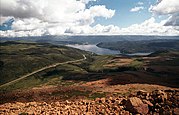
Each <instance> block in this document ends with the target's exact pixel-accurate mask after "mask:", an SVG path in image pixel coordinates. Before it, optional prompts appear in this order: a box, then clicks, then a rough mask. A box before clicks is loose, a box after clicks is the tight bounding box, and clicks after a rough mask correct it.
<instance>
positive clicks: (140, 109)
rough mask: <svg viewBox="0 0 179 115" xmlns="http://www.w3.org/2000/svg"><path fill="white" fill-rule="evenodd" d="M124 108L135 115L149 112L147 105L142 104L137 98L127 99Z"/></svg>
mask: <svg viewBox="0 0 179 115" xmlns="http://www.w3.org/2000/svg"><path fill="white" fill-rule="evenodd" d="M125 106H126V109H127V110H128V111H130V112H131V113H135V114H137V113H140V114H147V113H148V111H149V109H148V105H147V104H144V103H143V102H142V100H141V99H139V98H137V97H131V98H129V99H128V100H127V102H126V105H125Z"/></svg>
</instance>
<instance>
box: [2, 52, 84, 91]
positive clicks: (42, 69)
mask: <svg viewBox="0 0 179 115" xmlns="http://www.w3.org/2000/svg"><path fill="white" fill-rule="evenodd" d="M86 59H87V58H86V56H85V55H83V59H79V60H74V61H67V62H62V63H55V64H53V65H49V66H46V67H43V68H41V69H38V70H36V71H33V72H31V73H28V74H26V75H23V76H22V77H19V78H17V79H15V80H13V81H10V82H8V83H5V84H3V85H1V86H0V88H2V87H4V86H8V85H10V84H13V83H15V82H17V81H20V80H22V79H24V78H26V77H29V76H31V75H33V74H36V73H38V72H41V71H44V70H46V69H49V68H53V67H56V66H58V65H62V64H68V63H75V62H80V61H84V60H86Z"/></svg>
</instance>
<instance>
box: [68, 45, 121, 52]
mask: <svg viewBox="0 0 179 115" xmlns="http://www.w3.org/2000/svg"><path fill="white" fill-rule="evenodd" d="M66 46H69V47H73V48H77V49H80V50H85V51H90V52H93V53H96V54H99V55H115V54H120V51H117V50H110V49H105V48H100V47H98V46H96V45H94V44H88V45H79V44H75V45H66Z"/></svg>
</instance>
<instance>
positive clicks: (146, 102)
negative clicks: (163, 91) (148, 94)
mask: <svg viewBox="0 0 179 115" xmlns="http://www.w3.org/2000/svg"><path fill="white" fill-rule="evenodd" d="M143 102H144V103H145V104H147V105H148V106H150V107H153V106H154V105H153V104H152V103H151V102H150V101H147V100H143Z"/></svg>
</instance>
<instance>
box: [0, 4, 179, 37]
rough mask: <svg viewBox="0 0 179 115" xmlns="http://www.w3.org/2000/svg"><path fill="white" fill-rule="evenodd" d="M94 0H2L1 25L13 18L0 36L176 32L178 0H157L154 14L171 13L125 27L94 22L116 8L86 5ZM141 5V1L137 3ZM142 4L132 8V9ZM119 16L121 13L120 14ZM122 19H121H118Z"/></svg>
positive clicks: (163, 33)
mask: <svg viewBox="0 0 179 115" xmlns="http://www.w3.org/2000/svg"><path fill="white" fill-rule="evenodd" d="M95 1H96V0H1V7H0V25H3V24H5V23H6V22H7V21H8V20H12V19H14V21H13V23H12V27H11V28H12V29H11V30H6V31H2V30H0V36H1V37H23V36H44V35H99V34H100V35H101V34H106V35H179V28H178V25H179V21H178V20H179V13H178V12H179V4H178V3H179V2H177V0H171V1H170V3H167V1H168V0H160V1H159V2H158V3H157V4H156V5H154V6H151V7H150V9H149V10H150V12H152V13H154V14H156V15H170V17H169V18H168V19H167V20H163V21H161V22H159V23H157V22H156V21H155V18H153V17H152V18H150V19H147V20H146V21H144V22H142V23H140V24H133V25H131V26H129V27H126V28H120V27H119V26H115V25H106V26H104V25H101V24H96V25H94V22H95V20H96V18H97V17H102V18H104V19H110V18H112V17H113V16H114V15H115V9H108V8H107V7H106V6H105V5H93V6H91V7H89V8H87V7H86V5H87V4H88V3H89V2H95ZM137 4H139V5H142V4H143V3H137ZM141 9H143V6H139V7H135V8H133V9H131V11H132V12H135V11H139V10H141ZM119 18H120V17H119ZM121 23H123V22H121Z"/></svg>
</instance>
